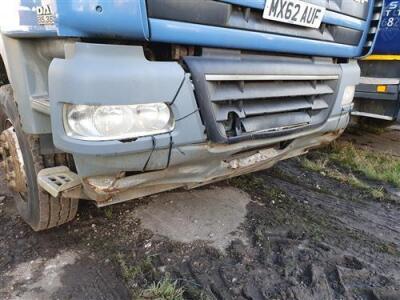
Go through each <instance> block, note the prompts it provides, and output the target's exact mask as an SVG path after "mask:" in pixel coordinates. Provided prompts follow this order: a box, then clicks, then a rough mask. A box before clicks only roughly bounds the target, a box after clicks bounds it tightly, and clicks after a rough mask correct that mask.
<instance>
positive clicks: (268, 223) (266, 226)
mask: <svg viewBox="0 0 400 300" xmlns="http://www.w3.org/2000/svg"><path fill="white" fill-rule="evenodd" d="M309 159H313V155H310V156H309ZM0 182H1V184H2V185H1V186H0V194H2V195H3V196H5V197H4V198H3V197H1V198H0V253H1V254H2V255H1V256H0V299H139V298H141V296H139V295H140V294H141V291H142V290H143V289H146V288H147V287H149V286H150V285H151V284H152V283H153V282H158V281H160V280H162V279H163V278H165V277H170V278H172V279H173V280H177V283H178V285H179V286H180V287H183V288H184V289H185V294H184V297H185V299H371V300H372V299H400V204H398V203H397V202H396V201H393V197H391V198H389V197H387V196H385V198H384V199H380V200H376V199H374V198H373V197H372V196H371V194H370V193H368V192H367V191H365V190H363V189H358V188H355V187H353V186H351V185H349V184H343V183H341V182H339V181H337V180H335V179H332V178H329V177H328V176H325V175H324V174H323V173H321V172H313V171H309V170H307V169H305V168H304V167H303V166H302V164H301V162H300V160H299V159H297V158H296V159H291V160H288V161H285V162H282V163H279V164H278V165H277V166H276V167H274V168H272V169H270V170H267V171H263V172H259V173H256V174H253V175H249V176H242V177H239V178H237V179H234V180H230V181H229V182H223V183H221V184H218V185H214V186H211V187H207V188H202V189H199V190H195V191H190V192H187V191H176V192H171V193H166V194H162V195H158V196H155V197H148V198H145V199H143V200H140V201H134V202H130V203H125V204H121V205H116V206H113V207H110V208H105V209H97V208H95V207H94V206H92V205H90V204H88V203H82V204H81V206H80V210H79V216H78V218H77V219H76V220H75V221H73V222H72V223H70V224H68V225H65V226H63V227H61V228H57V229H53V230H50V231H47V232H43V233H33V232H32V231H31V230H30V229H29V227H28V226H27V225H25V224H24V223H23V222H22V221H21V220H20V218H19V217H18V216H17V214H16V212H15V209H14V206H13V201H12V198H13V197H14V196H13V195H12V194H11V193H10V192H8V191H7V189H6V187H5V186H4V184H3V182H4V180H3V178H0ZM376 184H379V183H376ZM218 199H221V201H220V202H218ZM229 200H230V201H229ZM174 211H176V212H177V215H174ZM216 224H220V226H216ZM222 224H223V225H222ZM175 227H177V228H176V230H174V228H175ZM224 237H225V238H224ZM221 240H222V242H221ZM223 248H225V249H224V250H221V249H223Z"/></svg>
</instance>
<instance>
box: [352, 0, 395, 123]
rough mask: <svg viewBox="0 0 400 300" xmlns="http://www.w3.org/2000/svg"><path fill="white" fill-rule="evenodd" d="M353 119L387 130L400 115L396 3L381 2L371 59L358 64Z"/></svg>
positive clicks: (390, 0)
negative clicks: (359, 119)
mask: <svg viewBox="0 0 400 300" xmlns="http://www.w3.org/2000/svg"><path fill="white" fill-rule="evenodd" d="M359 65H360V68H361V80H360V84H359V85H358V86H357V89H356V95H355V101H354V110H353V112H352V115H353V116H357V117H359V118H361V120H363V121H369V122H371V121H372V122H373V123H374V124H375V125H379V126H383V127H385V126H388V125H390V124H392V123H394V122H395V121H397V120H398V119H399V112H400V1H397V0H385V4H384V10H383V12H382V17H381V22H380V25H379V32H378V34H377V35H376V41H375V44H374V46H373V49H372V51H371V55H369V56H367V57H365V58H364V59H362V60H360V62H359Z"/></svg>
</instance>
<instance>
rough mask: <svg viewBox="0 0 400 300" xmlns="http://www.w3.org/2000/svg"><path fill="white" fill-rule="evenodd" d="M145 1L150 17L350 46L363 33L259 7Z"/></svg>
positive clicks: (191, 0) (187, 0)
mask: <svg viewBox="0 0 400 300" xmlns="http://www.w3.org/2000/svg"><path fill="white" fill-rule="evenodd" d="M346 1H347V0H346ZM147 4H148V11H149V17H151V18H157V19H166V20H174V21H181V22H189V23H197V24H203V25H211V26H218V27H225V28H232V29H240V30H247V31H254V32H265V33H274V34H279V35H286V36H294V37H302V38H307V39H314V40H321V41H326V42H334V43H339V44H344V45H351V46H357V45H358V44H359V43H360V40H361V37H362V33H363V32H362V31H360V30H356V29H351V28H346V27H342V26H338V25H331V24H327V23H322V24H321V27H320V28H306V27H302V26H293V25H291V24H285V23H281V22H275V21H271V20H266V19H264V18H263V17H262V15H263V11H262V10H260V9H254V8H251V7H246V6H240V5H234V4H228V3H223V2H219V1H198V0H185V1H182V0H147ZM319 4H322V3H319ZM324 6H326V3H325V4H324ZM333 6H335V5H333ZM335 7H336V6H335Z"/></svg>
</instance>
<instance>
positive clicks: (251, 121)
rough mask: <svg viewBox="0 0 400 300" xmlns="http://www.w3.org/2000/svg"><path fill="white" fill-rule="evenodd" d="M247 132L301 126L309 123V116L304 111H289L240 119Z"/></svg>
mask: <svg viewBox="0 0 400 300" xmlns="http://www.w3.org/2000/svg"><path fill="white" fill-rule="evenodd" d="M242 123H243V127H244V129H245V130H246V131H247V132H257V131H267V132H268V131H270V132H271V131H277V130H280V129H282V128H283V129H285V128H292V127H300V126H301V127H303V126H306V125H308V124H310V123H311V116H310V115H309V114H308V113H306V112H289V113H280V114H274V115H271V116H270V118H266V117H265V116H258V117H252V118H246V119H244V120H243V121H242Z"/></svg>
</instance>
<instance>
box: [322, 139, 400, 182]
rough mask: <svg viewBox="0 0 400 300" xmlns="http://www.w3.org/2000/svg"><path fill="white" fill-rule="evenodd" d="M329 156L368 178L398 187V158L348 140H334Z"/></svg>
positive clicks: (399, 173) (399, 169) (399, 175)
mask: <svg viewBox="0 0 400 300" xmlns="http://www.w3.org/2000/svg"><path fill="white" fill-rule="evenodd" d="M329 158H330V159H332V160H333V161H336V162H338V163H340V164H341V165H343V166H344V167H347V168H350V169H351V170H353V171H356V172H360V173H362V174H364V175H365V176H366V177H368V178H370V179H373V180H379V181H384V182H388V183H391V184H393V185H394V186H396V187H400V160H399V159H398V158H396V157H394V156H392V155H390V154H386V153H380V152H374V151H371V150H368V149H363V148H356V147H355V146H354V145H353V144H352V143H349V142H335V143H333V144H332V146H331V151H330V152H329Z"/></svg>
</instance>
